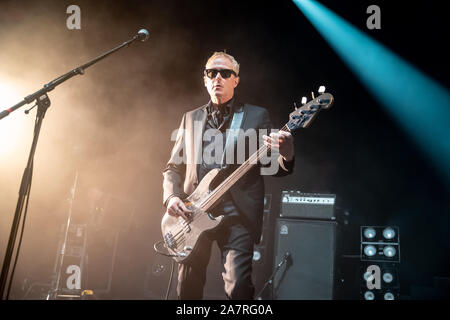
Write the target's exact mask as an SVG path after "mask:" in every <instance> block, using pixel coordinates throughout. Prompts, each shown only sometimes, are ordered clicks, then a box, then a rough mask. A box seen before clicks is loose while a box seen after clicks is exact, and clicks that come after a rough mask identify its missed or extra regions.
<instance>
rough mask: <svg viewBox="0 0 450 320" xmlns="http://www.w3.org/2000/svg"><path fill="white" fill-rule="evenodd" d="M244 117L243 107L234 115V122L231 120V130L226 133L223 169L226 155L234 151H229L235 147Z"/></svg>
mask: <svg viewBox="0 0 450 320" xmlns="http://www.w3.org/2000/svg"><path fill="white" fill-rule="evenodd" d="M243 116H244V110H243V107H241V108H238V109H237V110H236V111H235V112H234V114H233V120H231V124H230V128H229V129H227V131H226V135H227V138H226V142H225V148H224V151H223V153H222V161H221V166H220V167H221V168H223V167H224V165H225V154H226V153H227V151H232V150H233V149H231V150H229V149H230V148H231V147H232V146H233V145H235V143H236V140H237V136H238V134H239V129H240V128H241V124H242V118H243Z"/></svg>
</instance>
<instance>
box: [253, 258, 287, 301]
mask: <svg viewBox="0 0 450 320" xmlns="http://www.w3.org/2000/svg"><path fill="white" fill-rule="evenodd" d="M289 258H290V253H289V251H286V253H285V254H284V257H283V260H281V261H280V263H278V265H277V267H276V268H275V270H274V271H273V273H272V275H271V276H270V278H269V280H267V281H266V282H265V283H264V287H262V289H261V290H260V291H259V293H258V294H257V295H256V299H257V300H262V297H261V295H262V293H263V292H264V290H265V289H266V287H267V286H268V285H269V284H272V283H273V279H274V278H275V275H276V274H277V272H278V270H280V268H281V266H282V265H283V264H285V263H286V265H287V262H288V259H289ZM272 295H273V293H272ZM272 298H273V297H272Z"/></svg>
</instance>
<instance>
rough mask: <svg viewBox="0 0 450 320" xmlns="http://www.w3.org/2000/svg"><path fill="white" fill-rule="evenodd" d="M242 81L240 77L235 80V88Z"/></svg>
mask: <svg viewBox="0 0 450 320" xmlns="http://www.w3.org/2000/svg"><path fill="white" fill-rule="evenodd" d="M240 80H241V78H239V77H236V78H234V87H235V88H236V87H237V86H238V84H239V81H240Z"/></svg>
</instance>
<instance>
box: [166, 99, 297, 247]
mask: <svg viewBox="0 0 450 320" xmlns="http://www.w3.org/2000/svg"><path fill="white" fill-rule="evenodd" d="M206 106H207V105H204V106H202V107H200V108H197V109H195V110H192V111H189V112H186V113H185V114H184V115H183V119H182V120H181V124H180V128H179V129H182V130H179V131H178V135H177V138H176V141H175V144H174V147H173V149H172V153H171V157H170V159H169V161H168V163H167V166H166V168H165V169H164V171H163V176H164V181H163V188H164V196H163V197H164V205H165V206H167V202H168V200H169V199H170V198H171V197H173V196H178V197H180V198H181V199H183V198H185V197H187V196H188V195H190V194H191V193H192V192H193V191H194V190H195V188H196V187H197V185H198V183H199V181H198V177H197V163H201V161H200V162H199V159H201V158H200V157H201V154H202V150H201V149H202V141H203V140H202V139H203V131H204V127H205V122H206V118H207V108H206ZM234 108H235V112H244V114H243V118H242V123H241V129H243V130H244V131H246V130H247V129H250V128H253V129H269V130H270V129H272V128H273V126H272V122H271V121H270V118H269V113H268V112H267V110H266V109H264V108H262V107H258V106H253V105H249V104H245V105H242V104H240V103H237V102H236V104H235V107H234ZM194 126H197V127H198V128H197V129H196V130H194ZM199 129H200V130H199ZM269 133H270V131H269ZM262 143H263V142H262V141H258V145H261V144H262ZM182 150H184V161H183V163H181V164H178V163H176V161H175V156H176V155H179V154H181V153H182ZM246 157H248V152H247V156H246ZM278 162H279V164H280V166H279V169H278V172H277V173H276V174H275V176H285V175H288V174H290V173H292V169H293V166H294V161H290V162H285V161H284V160H283V158H282V157H281V156H279V157H278ZM230 193H231V196H232V199H233V201H234V203H235V205H236V207H237V209H238V211H239V214H240V216H241V219H242V222H243V224H244V225H245V226H246V227H247V228H248V229H249V231H250V233H251V234H252V237H253V239H254V242H255V243H258V242H259V239H260V237H261V229H262V221H263V212H264V179H263V177H262V176H261V174H260V167H259V166H255V167H254V168H252V169H251V170H250V171H249V172H248V173H247V174H246V175H245V176H243V177H242V178H241V179H240V180H239V181H237V182H236V183H235V185H234V186H233V187H231V189H230Z"/></svg>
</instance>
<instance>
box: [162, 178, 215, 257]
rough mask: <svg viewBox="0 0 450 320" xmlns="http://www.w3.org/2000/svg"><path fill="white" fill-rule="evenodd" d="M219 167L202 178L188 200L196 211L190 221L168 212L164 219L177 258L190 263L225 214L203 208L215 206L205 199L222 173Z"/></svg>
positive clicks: (166, 237)
mask: <svg viewBox="0 0 450 320" xmlns="http://www.w3.org/2000/svg"><path fill="white" fill-rule="evenodd" d="M219 173H220V170H219V169H213V170H211V171H209V172H208V173H207V174H206V175H205V177H204V178H203V179H202V180H201V181H200V183H199V185H198V186H197V188H196V189H195V190H194V192H193V193H192V194H191V195H190V196H189V197H188V198H186V199H185V200H184V203H185V205H186V207H188V208H189V209H191V210H193V211H194V214H193V215H192V216H191V218H190V219H189V220H188V221H186V220H184V219H183V218H182V217H174V216H171V215H169V214H168V213H167V212H166V213H165V214H164V217H163V219H162V221H161V231H162V234H163V237H164V241H165V243H166V246H167V249H168V250H169V252H170V253H171V254H174V255H176V256H175V257H174V259H175V261H177V262H180V263H187V262H189V261H190V260H192V259H195V255H196V253H197V252H198V251H199V250H200V249H199V248H201V247H202V245H201V242H202V238H203V237H204V236H205V233H206V232H207V231H210V230H214V229H215V228H217V227H218V226H219V224H220V223H221V221H222V219H223V216H218V217H213V216H212V215H211V214H209V213H207V212H205V211H204V210H203V209H202V208H207V209H208V208H211V207H212V204H209V205H206V204H203V203H202V202H203V201H204V200H205V199H207V198H208V195H209V194H210V192H211V186H212V185H213V184H215V183H216V181H217V178H218V177H219V176H220V174H219Z"/></svg>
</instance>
